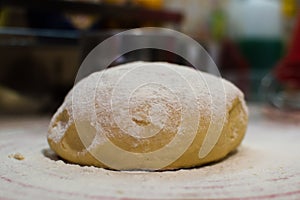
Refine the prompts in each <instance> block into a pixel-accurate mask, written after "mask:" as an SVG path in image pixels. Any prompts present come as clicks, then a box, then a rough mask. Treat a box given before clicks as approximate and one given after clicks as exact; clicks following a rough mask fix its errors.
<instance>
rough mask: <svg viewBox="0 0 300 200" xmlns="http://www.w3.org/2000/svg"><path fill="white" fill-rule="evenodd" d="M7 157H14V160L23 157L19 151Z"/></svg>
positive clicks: (22, 158)
mask: <svg viewBox="0 0 300 200" xmlns="http://www.w3.org/2000/svg"><path fill="white" fill-rule="evenodd" d="M8 157H9V158H14V159H16V160H24V159H25V157H24V156H23V155H22V154H21V153H14V154H10V155H9V156H8Z"/></svg>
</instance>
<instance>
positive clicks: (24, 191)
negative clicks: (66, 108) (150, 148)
mask: <svg viewBox="0 0 300 200" xmlns="http://www.w3.org/2000/svg"><path fill="white" fill-rule="evenodd" d="M260 108H261V107H259V106H250V122H249V127H248V131H247V134H246V137H245V139H244V141H243V143H242V145H241V146H240V147H239V149H238V151H237V152H236V153H234V154H233V155H231V156H229V157H228V158H226V159H224V160H223V161H221V162H218V163H214V164H211V165H207V166H204V167H201V168H196V169H185V170H178V171H167V172H137V171H135V172H118V171H111V170H105V169H100V168H95V167H87V166H85V167H83V166H79V165H74V164H67V163H65V162H63V161H61V160H60V159H59V158H58V157H57V156H56V155H55V154H54V153H53V152H52V151H51V150H50V149H49V146H48V144H47V141H46V133H47V126H48V123H49V120H50V117H29V118H24V117H19V118H12V117H11V118H0V162H1V165H0V199H10V200H11V199H41V198H42V199H43V200H47V199H111V200H115V199H183V198H184V199H245V200H246V199H247V200H248V199H300V154H299V150H300V125H296V124H292V123H283V122H278V121H276V122H275V121H271V120H268V119H266V118H265V117H263V116H262V114H261V112H260V111H261V109H260Z"/></svg>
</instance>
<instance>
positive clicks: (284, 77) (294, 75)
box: [262, 15, 300, 119]
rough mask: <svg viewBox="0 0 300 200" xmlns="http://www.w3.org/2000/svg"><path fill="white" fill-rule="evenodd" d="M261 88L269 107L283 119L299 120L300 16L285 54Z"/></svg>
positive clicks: (264, 80)
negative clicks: (283, 117) (275, 110)
mask: <svg viewBox="0 0 300 200" xmlns="http://www.w3.org/2000/svg"><path fill="white" fill-rule="evenodd" d="M262 88H263V91H264V94H265V96H266V100H267V102H268V103H269V105H271V106H272V107H273V108H274V109H277V110H279V111H281V113H282V115H283V116H285V118H292V119H295V118H298V119H300V116H299V115H300V15H299V18H298V22H297V24H296V27H295V29H294V34H293V37H292V39H291V41H290V44H289V47H288V51H287V54H286V55H285V56H284V57H283V58H282V60H281V61H280V62H279V63H278V65H277V66H276V68H275V69H274V70H273V71H272V73H270V74H269V75H268V76H266V77H265V78H264V79H263V81H262ZM270 111H271V110H269V111H268V112H267V114H269V113H270ZM271 113H273V114H274V112H271ZM275 114H277V115H278V112H276V113H275ZM279 115H280V113H279ZM287 115H290V117H289V116H287Z"/></svg>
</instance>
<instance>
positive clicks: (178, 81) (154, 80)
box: [48, 62, 248, 170]
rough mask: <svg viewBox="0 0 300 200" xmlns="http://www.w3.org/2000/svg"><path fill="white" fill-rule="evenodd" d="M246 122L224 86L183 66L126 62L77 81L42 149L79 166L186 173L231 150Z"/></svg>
mask: <svg viewBox="0 0 300 200" xmlns="http://www.w3.org/2000/svg"><path fill="white" fill-rule="evenodd" d="M247 122H248V113H247V107H246V104H245V101H244V96H243V93H242V92H241V91H240V90H239V89H238V88H237V87H235V86H234V85H233V84H231V83H230V82H228V81H226V80H224V79H222V78H219V77H216V76H213V75H210V74H207V73H204V72H200V71H197V70H195V69H192V68H189V67H186V66H180V65H175V64H170V63H163V62H133V63H127V64H124V65H119V66H116V67H113V68H109V69H107V70H103V71H99V72H95V73H93V74H91V75H89V76H88V77H86V78H84V79H82V80H81V81H80V82H78V83H77V84H76V85H75V86H74V87H73V88H72V90H71V91H70V92H69V93H68V95H67V96H66V98H65V100H64V102H63V104H62V105H61V106H60V108H59V109H58V110H57V112H56V113H55V114H54V116H53V118H52V120H51V122H50V126H49V131H48V143H49V145H50V147H51V149H53V150H54V151H55V152H56V153H57V154H58V155H59V156H60V157H62V158H63V159H65V160H67V161H69V162H72V163H77V164H81V165H93V166H97V167H103V168H109V169H116V170H169V169H180V168H191V167H197V166H201V165H203V164H206V163H209V162H213V161H218V160H220V159H222V158H224V157H225V156H226V155H228V154H229V153H230V152H232V151H234V150H235V149H236V148H237V147H238V146H239V144H240V143H241V141H242V139H243V137H244V134H245V132H246V128H247Z"/></svg>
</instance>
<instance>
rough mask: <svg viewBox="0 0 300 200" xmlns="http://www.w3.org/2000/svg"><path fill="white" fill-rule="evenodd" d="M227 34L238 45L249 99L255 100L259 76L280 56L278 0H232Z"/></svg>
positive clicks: (256, 98)
mask: <svg viewBox="0 0 300 200" xmlns="http://www.w3.org/2000/svg"><path fill="white" fill-rule="evenodd" d="M227 12H228V19H229V34H230V35H231V36H232V37H233V38H234V39H235V40H236V42H237V43H238V44H239V46H240V50H241V51H242V54H243V55H244V56H245V58H246V59H247V62H248V63H249V65H250V67H251V69H250V80H251V93H252V95H251V99H252V100H258V99H260V97H259V96H258V89H259V85H260V81H261V79H262V78H263V77H264V76H265V75H266V74H267V73H268V72H269V71H270V70H271V68H273V67H274V65H275V64H276V63H277V62H278V60H279V59H280V58H281V55H282V53H283V52H282V50H283V30H282V16H281V2H280V1H279V0H231V1H229V4H228V10H227Z"/></svg>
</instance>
